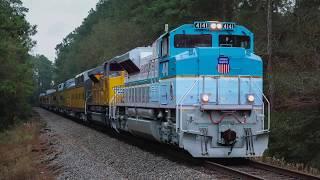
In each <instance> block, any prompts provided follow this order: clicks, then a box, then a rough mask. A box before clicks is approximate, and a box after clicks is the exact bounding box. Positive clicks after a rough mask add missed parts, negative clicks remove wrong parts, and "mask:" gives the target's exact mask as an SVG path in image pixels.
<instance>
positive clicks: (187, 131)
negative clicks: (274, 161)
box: [40, 21, 270, 158]
mask: <svg viewBox="0 0 320 180" xmlns="http://www.w3.org/2000/svg"><path fill="white" fill-rule="evenodd" d="M85 74H86V76H88V78H86V79H84V80H83V81H82V82H83V85H82V86H81V88H83V89H82V90H79V92H78V94H79V97H80V96H81V97H82V99H81V100H79V102H78V103H77V104H79V106H77V108H78V110H80V114H81V116H80V118H81V119H82V120H84V121H98V122H100V123H102V124H104V125H107V126H109V127H111V128H113V129H114V130H116V131H117V132H119V133H121V132H123V131H126V132H129V133H131V134H133V135H136V136H141V137H144V138H148V139H153V140H155V141H159V142H162V143H167V144H171V145H174V146H178V147H180V148H182V149H185V150H186V151H188V152H189V153H190V154H191V155H192V156H194V157H205V158H220V157H221V158H227V157H256V156H261V155H262V154H263V152H264V151H265V149H266V148H267V146H268V137H269V127H270V104H269V101H268V100H267V98H266V97H265V95H264V94H263V91H262V90H263V63H262V59H261V58H260V57H259V56H257V55H256V54H254V35H253V33H252V32H250V31H249V30H248V29H247V28H245V27H243V26H241V25H237V24H236V23H233V22H217V21H199V22H194V23H193V24H185V25H182V26H180V27H178V28H176V29H174V30H172V31H170V32H166V33H165V34H163V35H161V36H160V37H159V38H158V39H157V40H156V41H155V42H154V43H153V44H152V46H150V47H138V48H135V49H132V50H130V51H128V52H127V53H125V54H122V55H119V56H116V57H114V58H112V59H110V60H107V61H106V62H105V63H103V64H102V65H101V66H99V67H97V68H95V69H92V70H88V71H86V72H85ZM66 83H68V81H67V82H66ZM66 83H65V84H66ZM71 89H72V90H75V88H71ZM68 91H69V89H68V88H65V89H63V90H62V91H61V93H64V102H65V103H66V102H67V101H68V95H67V94H68ZM58 92H59V91H58ZM51 96H52V94H46V95H42V96H41V97H40V99H41V103H42V105H43V106H44V107H47V108H48V102H47V99H46V98H49V99H50V98H51ZM69 96H70V95H69ZM71 96H72V95H71ZM77 97H78V96H77ZM58 105H59V104H58ZM49 106H50V104H49ZM60 106H61V105H60ZM73 106H74V105H73ZM51 109H62V110H63V111H64V112H67V113H68V114H69V115H72V116H77V115H76V112H77V111H76V110H75V109H73V108H70V107H69V106H64V107H56V108H51Z"/></svg>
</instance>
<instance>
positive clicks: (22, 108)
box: [0, 0, 36, 129]
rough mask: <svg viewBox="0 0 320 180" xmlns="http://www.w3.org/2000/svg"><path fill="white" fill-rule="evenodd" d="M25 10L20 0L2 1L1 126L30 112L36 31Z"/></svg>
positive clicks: (0, 42)
mask: <svg viewBox="0 0 320 180" xmlns="http://www.w3.org/2000/svg"><path fill="white" fill-rule="evenodd" d="M26 12H27V9H25V8H24V7H22V6H21V2H20V1H19V0H1V1H0V64H1V65H0V97H1V98H0V107H1V108H0V114H1V116H0V129H3V128H5V127H7V126H9V125H10V124H12V123H13V122H14V121H16V120H17V119H19V118H24V117H25V116H26V115H27V114H26V113H28V112H30V109H29V107H30V106H28V98H29V96H30V95H31V94H32V92H33V81H32V66H31V63H30V62H29V61H28V58H29V55H28V51H29V50H30V49H31V48H32V47H33V45H34V42H32V40H31V39H30V36H31V35H33V34H35V32H36V31H35V26H32V25H30V24H29V23H28V22H27V21H26V20H25V17H24V13H26Z"/></svg>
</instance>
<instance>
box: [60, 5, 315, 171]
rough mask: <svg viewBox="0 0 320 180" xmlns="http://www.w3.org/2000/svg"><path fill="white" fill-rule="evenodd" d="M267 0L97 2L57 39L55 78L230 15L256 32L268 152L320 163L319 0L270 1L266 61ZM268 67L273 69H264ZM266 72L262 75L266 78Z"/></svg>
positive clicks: (228, 17)
mask: <svg viewBox="0 0 320 180" xmlns="http://www.w3.org/2000/svg"><path fill="white" fill-rule="evenodd" d="M268 2H269V1H268V0H265V1H259V0H228V1H223V0H197V1H195V0H167V1H163V0H137V1H132V0H108V1H104V0H101V1H100V2H99V3H98V4H97V8H96V10H91V11H90V14H89V16H88V17H87V18H86V19H85V20H84V21H83V24H82V25H81V26H80V27H78V28H77V29H75V30H74V31H73V32H72V33H70V34H69V35H68V36H67V37H66V38H65V39H64V40H63V42H62V43H61V44H59V45H57V47H56V50H57V54H58V57H57V59H56V64H55V65H56V67H57V71H56V81H57V82H61V81H64V80H66V79H68V78H71V77H72V76H74V75H76V74H78V73H80V72H82V71H84V70H86V69H89V68H91V67H95V66H97V65H98V64H100V63H102V62H103V61H105V60H108V59H110V58H112V57H114V56H116V55H119V54H121V53H124V52H126V51H127V50H129V49H131V48H134V47H137V46H146V45H150V44H151V43H152V41H153V40H155V38H157V37H158V36H159V35H160V34H161V33H163V30H164V24H166V23H168V24H169V25H170V29H173V28H175V27H176V26H178V25H180V24H182V23H190V22H193V21H194V20H219V21H235V22H237V23H238V24H242V25H244V26H246V27H248V28H249V29H250V30H252V31H253V32H254V33H255V38H256V39H255V48H256V53H257V54H259V55H261V56H262V57H263V58H264V60H265V69H267V64H269V65H270V66H269V68H268V72H266V77H268V76H270V77H271V81H270V83H273V84H274V85H273V87H269V86H268V85H269V83H266V84H265V85H266V86H265V87H266V88H265V90H266V92H268V93H267V95H268V96H269V97H270V95H272V97H273V98H272V99H273V103H272V105H273V109H274V113H273V117H272V133H271V140H270V149H269V151H268V155H270V156H276V157H279V158H280V157H284V158H286V160H288V161H299V162H303V163H306V164H308V165H313V166H316V167H318V168H320V152H319V151H318V149H320V129H319V128H318V127H319V121H318V120H319V116H320V109H319V105H320V104H319V102H320V94H319V92H320V79H319V77H320V61H319V58H320V43H319V42H320V21H319V19H320V1H318V0H308V1H305V0H296V1H292V0H272V1H271V8H270V9H271V11H270V12H272V13H271V15H272V32H273V33H272V36H271V45H272V56H271V57H272V61H269V62H268V58H267V56H268V54H267V53H268V51H267V39H268V38H267V37H268V36H267V35H268V32H267V15H268ZM270 67H271V68H270ZM267 75H268V76H267Z"/></svg>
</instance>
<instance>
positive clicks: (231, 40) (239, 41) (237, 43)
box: [219, 35, 250, 49]
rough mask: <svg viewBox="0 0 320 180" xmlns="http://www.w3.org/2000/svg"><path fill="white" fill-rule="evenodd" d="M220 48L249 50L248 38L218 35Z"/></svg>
mask: <svg viewBox="0 0 320 180" xmlns="http://www.w3.org/2000/svg"><path fill="white" fill-rule="evenodd" d="M219 46H220V47H242V48H245V49H249V48H250V37H249V36H241V35H220V36H219Z"/></svg>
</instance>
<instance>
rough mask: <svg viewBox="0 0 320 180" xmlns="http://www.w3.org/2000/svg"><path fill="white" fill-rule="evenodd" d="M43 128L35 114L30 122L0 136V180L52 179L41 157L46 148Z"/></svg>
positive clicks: (51, 172) (49, 169) (51, 173)
mask: <svg viewBox="0 0 320 180" xmlns="http://www.w3.org/2000/svg"><path fill="white" fill-rule="evenodd" d="M43 127H44V124H43V122H41V121H40V117H39V115H38V114H37V113H36V112H34V113H33V117H32V118H30V120H29V121H27V122H25V123H21V124H17V125H16V126H14V127H13V128H11V129H9V130H7V131H4V132H2V133H0V177H1V178H0V179H49V180H50V179H54V178H55V175H54V173H53V171H52V169H51V168H49V166H47V163H46V162H45V161H44V160H43V157H44V156H46V153H48V150H49V148H48V147H49V146H48V144H47V142H46V139H45V138H42V136H41V134H42V133H41V131H42V128H43Z"/></svg>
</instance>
